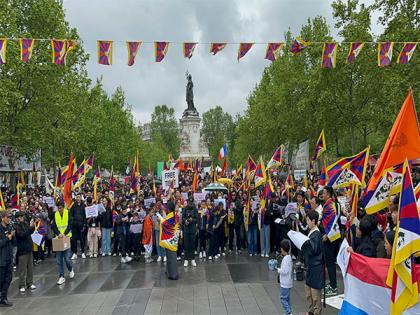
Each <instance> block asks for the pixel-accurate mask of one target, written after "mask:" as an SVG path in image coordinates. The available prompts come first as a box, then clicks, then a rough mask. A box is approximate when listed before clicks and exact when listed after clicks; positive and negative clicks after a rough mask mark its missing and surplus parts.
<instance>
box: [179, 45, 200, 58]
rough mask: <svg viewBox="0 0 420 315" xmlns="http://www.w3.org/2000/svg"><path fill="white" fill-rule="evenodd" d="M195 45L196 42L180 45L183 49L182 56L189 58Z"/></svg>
mask: <svg viewBox="0 0 420 315" xmlns="http://www.w3.org/2000/svg"><path fill="white" fill-rule="evenodd" d="M196 46H197V43H184V44H183V45H182V47H183V50H184V58H188V59H191V57H192V55H193V53H194V49H195V47H196Z"/></svg>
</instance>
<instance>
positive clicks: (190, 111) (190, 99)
mask: <svg viewBox="0 0 420 315" xmlns="http://www.w3.org/2000/svg"><path fill="white" fill-rule="evenodd" d="M185 76H186V77H187V91H186V97H185V99H186V101H187V105H188V107H187V109H186V110H185V111H184V115H183V116H188V115H192V116H198V112H197V109H196V108H195V106H194V93H193V88H194V83H193V81H192V76H191V74H189V73H188V72H187V73H186V74H185Z"/></svg>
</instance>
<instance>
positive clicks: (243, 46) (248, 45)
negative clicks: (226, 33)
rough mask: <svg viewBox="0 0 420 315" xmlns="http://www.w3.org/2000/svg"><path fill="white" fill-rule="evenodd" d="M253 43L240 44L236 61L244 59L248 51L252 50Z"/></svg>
mask: <svg viewBox="0 0 420 315" xmlns="http://www.w3.org/2000/svg"><path fill="white" fill-rule="evenodd" d="M253 45H254V44H253V43H240V44H239V48H238V61H239V59H241V58H242V57H244V56H245V55H246V54H247V53H248V51H249V50H250V49H251V48H252V46H253Z"/></svg>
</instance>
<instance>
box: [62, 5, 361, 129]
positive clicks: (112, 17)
mask: <svg viewBox="0 0 420 315" xmlns="http://www.w3.org/2000/svg"><path fill="white" fill-rule="evenodd" d="M364 2H369V1H364ZM331 3H332V0H235V1H232V0H211V1H204V0H203V1H193V0H190V1H187V0H177V1H176V0H153V1H140V0H101V1H100V0H89V1H86V0H64V7H65V11H66V18H67V20H68V21H69V23H70V25H71V26H72V27H76V28H77V30H78V33H79V35H80V36H81V38H82V40H83V42H84V48H85V50H86V51H87V52H88V53H89V54H90V60H89V62H88V71H89V75H90V77H91V78H93V79H95V78H97V77H99V76H102V77H103V85H104V88H105V90H106V91H107V92H108V93H110V94H111V93H112V92H113V91H114V90H115V88H116V87H118V86H122V88H123V89H124V91H125V93H126V97H127V100H128V103H129V104H131V105H132V108H133V114H134V117H135V119H136V121H137V122H139V123H145V122H148V121H150V114H151V113H152V111H153V108H154V106H155V105H159V104H166V105H168V106H172V107H174V108H175V110H176V113H177V117H178V118H180V116H181V114H182V112H183V110H184V109H185V108H186V107H187V105H186V102H185V85H186V79H185V72H186V71H189V72H190V73H191V74H192V77H193V82H194V102H195V106H196V108H197V110H198V111H199V112H200V114H202V113H203V112H205V111H207V110H208V109H210V108H211V107H213V106H215V105H220V106H222V107H223V108H224V109H225V110H226V111H228V112H229V113H231V114H235V113H237V112H242V111H243V110H244V109H245V108H246V98H247V96H248V95H249V93H250V91H252V89H253V88H254V87H255V85H256V84H257V83H258V82H259V80H260V78H261V75H262V72H263V70H264V68H265V67H267V66H268V65H269V64H270V62H269V61H268V60H264V53H265V49H266V46H265V45H254V47H253V48H252V49H251V50H250V51H249V52H248V54H247V55H246V56H245V57H244V58H242V59H241V61H240V62H239V63H238V62H237V61H236V56H237V49H238V45H236V44H235V45H228V46H227V47H226V48H225V49H224V50H222V51H221V52H219V53H218V54H217V55H216V56H213V55H211V54H210V53H209V47H210V46H209V45H207V44H203V45H198V46H197V47H196V49H195V52H194V55H193V57H192V58H191V59H190V60H189V59H184V58H183V55H182V46H181V45H180V44H170V46H169V50H168V53H167V55H166V57H165V59H164V60H163V61H162V62H161V63H155V62H154V54H153V44H147V43H145V44H143V45H142V46H141V48H140V50H139V53H138V54H137V57H136V62H135V65H134V66H132V67H128V66H127V49H126V44H125V41H127V40H128V41H134V40H139V41H148V42H153V41H174V42H190V41H191V42H225V41H226V42H269V41H283V40H284V33H285V32H286V31H287V29H288V28H289V27H290V28H291V30H292V34H293V35H296V34H298V32H299V30H300V28H301V26H302V25H303V24H305V23H306V20H307V18H308V17H311V18H313V17H315V16H317V15H322V16H325V17H326V18H327V21H328V23H329V24H330V25H331V26H332V28H333V21H332V18H331V16H332V14H331V12H332V11H331ZM333 34H334V32H333ZM98 39H102V40H114V54H113V65H112V66H103V65H99V64H97V55H96V51H97V48H96V40H98Z"/></svg>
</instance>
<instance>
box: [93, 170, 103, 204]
mask: <svg viewBox="0 0 420 315" xmlns="http://www.w3.org/2000/svg"><path fill="white" fill-rule="evenodd" d="M100 181H101V168H100V167H99V166H98V168H97V169H96V172H95V175H94V176H93V201H95V202H96V201H98V183H99V182H100Z"/></svg>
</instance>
